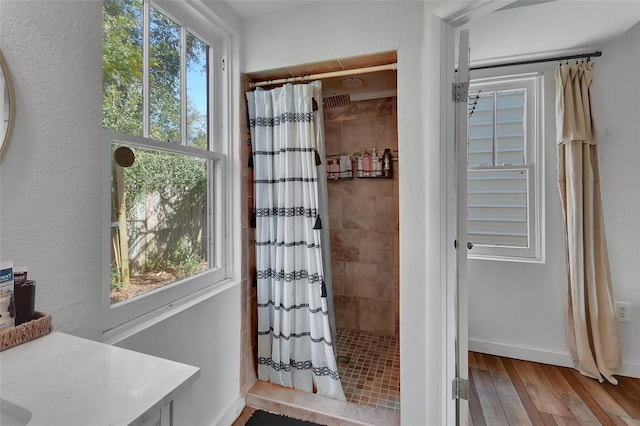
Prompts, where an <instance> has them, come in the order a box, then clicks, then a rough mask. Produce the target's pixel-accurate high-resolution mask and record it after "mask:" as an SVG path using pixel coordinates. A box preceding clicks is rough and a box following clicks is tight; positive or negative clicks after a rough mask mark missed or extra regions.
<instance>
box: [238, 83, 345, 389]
mask: <svg viewBox="0 0 640 426" xmlns="http://www.w3.org/2000/svg"><path fill="white" fill-rule="evenodd" d="M314 93H315V94H316V96H315V98H316V99H318V100H320V99H321V98H322V97H321V85H320V83H319V82H314V83H311V84H301V85H291V84H286V85H284V86H282V87H279V88H276V89H272V90H262V89H257V90H255V91H254V92H249V93H247V101H248V109H249V124H250V128H251V143H252V148H253V156H254V161H253V163H254V194H255V195H254V196H255V218H256V220H255V225H256V231H255V235H256V237H255V240H256V241H255V244H256V269H257V286H258V291H257V304H258V378H259V379H260V380H264V381H270V382H271V383H275V384H279V385H282V386H286V387H292V388H296V389H300V390H304V391H307V392H313V391H314V390H315V391H316V392H317V393H318V394H320V395H324V396H329V397H333V398H336V399H340V400H343V401H344V400H345V397H344V393H343V390H342V385H341V383H340V378H339V376H338V369H337V365H336V356H335V352H334V346H333V345H334V339H333V338H332V333H331V327H330V322H329V304H328V302H327V298H328V297H327V296H328V295H329V293H330V291H328V289H327V283H326V277H325V268H324V265H323V258H322V245H323V242H322V237H321V229H322V222H323V220H324V223H325V224H326V225H328V221H329V218H328V217H327V216H325V217H321V215H320V214H319V211H320V204H319V182H320V181H321V180H323V179H324V174H322V173H321V172H320V171H319V170H318V165H319V164H320V163H321V161H320V160H321V159H322V158H323V156H321V154H323V153H324V148H323V147H320V146H319V145H318V144H319V143H320V142H322V140H321V139H322V138H318V135H317V133H316V132H317V131H321V129H320V127H319V126H317V124H318V123H317V121H318V118H319V117H317V116H320V114H319V113H318V112H315V113H314V111H313V109H314V108H313V103H314V100H313V98H314ZM320 103H321V101H318V102H317V104H320ZM320 112H321V111H320ZM325 191H326V188H325ZM325 210H326V207H325Z"/></svg>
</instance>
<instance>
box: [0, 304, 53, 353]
mask: <svg viewBox="0 0 640 426" xmlns="http://www.w3.org/2000/svg"><path fill="white" fill-rule="evenodd" d="M50 332H51V315H47V314H43V313H42V312H37V311H36V312H35V313H34V315H33V319H32V320H31V321H28V322H25V323H22V324H20V325H18V326H16V327H13V328H10V329H9V330H5V331H0V351H4V350H5V349H9V348H12V347H14V346H18V345H21V344H22V343H26V342H28V341H29V340H33V339H37V338H38V337H42V336H44V335H46V334H49V333H50Z"/></svg>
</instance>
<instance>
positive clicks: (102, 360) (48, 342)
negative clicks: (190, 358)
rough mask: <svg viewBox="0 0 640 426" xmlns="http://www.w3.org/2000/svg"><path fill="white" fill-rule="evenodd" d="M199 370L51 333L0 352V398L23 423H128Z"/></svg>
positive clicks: (156, 406) (163, 401) (83, 425)
mask: <svg viewBox="0 0 640 426" xmlns="http://www.w3.org/2000/svg"><path fill="white" fill-rule="evenodd" d="M199 375H200V369H199V368H197V367H193V366H190V365H186V364H181V363H177V362H174V361H169V360H166V359H162V358H157V357H154V356H150V355H146V354H142V353H139V352H134V351H130V350H127V349H123V348H119V347H116V346H110V345H106V344H103V343H98V342H94V341H91V340H87V339H83V338H79V337H75V336H71V335H68V334H64V333H59V332H53V333H51V334H48V335H46V336H44V337H40V338H39V339H35V340H32V341H30V342H27V343H24V344H22V345H19V346H16V347H14V348H11V349H7V350H6V351H4V352H0V398H2V399H4V400H6V401H8V402H10V403H12V404H16V405H18V406H20V407H23V408H25V409H27V410H29V411H31V414H32V417H31V420H30V421H29V426H39V425H42V426H44V425H46V426H58V425H60V426H62V425H64V426H72V425H78V426H86V425H129V424H132V423H138V422H140V420H141V418H142V417H143V415H144V414H145V413H148V412H149V411H150V410H155V409H158V410H159V409H160V407H162V406H163V405H164V404H166V403H167V401H168V400H171V399H172V396H173V395H177V394H178V393H179V392H180V391H181V390H183V389H184V388H185V387H187V386H190V385H191V384H192V383H193V382H194V381H195V380H196V379H197V378H198V377H199Z"/></svg>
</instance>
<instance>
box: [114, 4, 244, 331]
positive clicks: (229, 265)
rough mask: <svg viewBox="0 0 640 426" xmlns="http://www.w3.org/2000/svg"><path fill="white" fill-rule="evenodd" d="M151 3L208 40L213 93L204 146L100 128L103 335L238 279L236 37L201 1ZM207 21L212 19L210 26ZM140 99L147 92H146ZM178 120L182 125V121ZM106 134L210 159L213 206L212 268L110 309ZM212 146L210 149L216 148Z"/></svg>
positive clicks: (238, 182)
mask: <svg viewBox="0 0 640 426" xmlns="http://www.w3.org/2000/svg"><path fill="white" fill-rule="evenodd" d="M151 3H153V6H154V7H155V8H156V9H157V10H158V11H159V12H161V13H163V14H165V15H166V16H167V17H169V18H170V19H172V20H173V21H174V22H176V23H177V24H179V25H181V26H182V27H184V28H186V29H187V30H188V31H189V32H190V33H192V34H193V35H195V36H196V37H198V38H200V39H201V40H202V41H204V42H205V43H206V44H208V45H209V51H208V53H209V87H210V88H211V90H212V91H213V92H214V93H213V94H212V95H211V96H210V97H209V104H210V106H209V150H208V151H207V150H200V149H197V148H192V147H189V146H185V145H179V144H168V143H166V142H157V141H153V140H152V139H149V138H143V137H138V136H132V135H122V134H118V133H115V132H110V131H106V130H105V136H104V138H105V140H103V145H104V146H103V150H104V151H103V155H104V157H103V158H105V161H108V162H109V166H108V167H105V168H104V173H103V205H104V206H105V208H104V209H103V224H105V225H104V226H103V228H104V229H103V239H104V241H103V253H104V254H103V270H102V274H103V275H102V297H103V330H105V334H106V335H109V334H110V333H111V334H113V332H112V331H113V330H123V329H127V328H130V327H135V326H136V325H137V324H139V323H142V322H145V321H146V320H147V319H148V318H149V316H153V315H158V314H159V313H162V312H164V310H166V309H168V308H171V307H172V306H174V305H176V304H179V303H180V302H181V301H182V300H185V299H189V298H190V297H192V296H193V297H194V296H196V295H197V294H201V292H202V291H205V292H206V291H207V290H211V291H216V289H218V288H219V287H220V286H224V282H226V281H224V282H223V280H225V279H233V280H239V279H240V268H239V264H240V262H239V260H238V259H239V258H240V247H239V246H237V244H236V242H235V241H236V240H237V241H239V240H240V236H241V233H240V215H239V214H234V212H237V211H239V208H240V205H241V203H240V197H239V195H238V194H239V193H240V191H239V188H240V180H241V177H240V170H239V169H238V164H237V163H238V160H237V155H238V153H237V151H238V149H237V147H238V137H237V136H236V135H235V134H233V133H232V131H233V130H234V129H235V127H237V126H234V125H233V123H234V121H237V119H238V117H239V116H238V112H237V110H238V106H237V105H234V104H233V102H232V99H233V97H234V96H235V97H239V82H238V81H237V79H235V78H233V77H234V74H233V73H231V72H228V70H229V69H230V65H231V64H230V62H231V61H230V58H231V56H232V54H233V59H234V60H237V59H238V54H237V46H236V45H235V44H233V41H232V37H237V34H236V33H235V32H234V31H233V30H231V29H230V27H229V26H228V25H227V24H225V23H224V22H223V21H222V20H221V19H220V18H218V17H217V15H215V13H214V12H213V11H211V10H210V9H209V8H208V7H206V6H205V5H203V4H201V2H196V3H187V2H180V3H177V2H172V1H162V0H160V1H157V2H156V1H153V0H151V1H149V0H145V1H144V5H145V7H146V8H148V7H149V5H150V4H151ZM145 16H147V17H149V14H148V13H146V14H145ZM212 22H213V23H214V24H213V25H212ZM203 24H206V25H203ZM145 27H146V26H145ZM232 46H233V48H234V51H233V52H231V48H232ZM145 50H148V49H145ZM147 53H148V52H147ZM220 58H225V60H226V63H227V71H226V72H225V71H222V70H220V61H219V59H220ZM147 62H148V59H147ZM185 77H186V76H185ZM147 83H148V79H147ZM147 89H148V88H147ZM147 92H148V90H147ZM144 98H147V97H146V96H145V97H144ZM232 106H234V107H235V109H233V108H232ZM144 116H145V117H146V121H147V128H148V127H149V123H148V121H149V120H148V107H147V113H146V114H144ZM182 124H183V126H186V122H184V123H182ZM236 130H237V129H236ZM109 138H112V139H116V140H122V141H123V142H125V143H127V144H133V145H136V146H141V147H148V146H150V147H152V148H154V149H158V150H161V151H166V152H174V153H179V154H191V155H195V156H198V157H202V158H207V159H210V160H214V164H215V167H213V170H211V171H210V173H211V174H212V176H210V177H209V181H210V182H212V185H210V188H209V195H208V196H209V202H208V206H209V208H210V209H211V208H213V209H214V211H212V212H211V213H210V214H209V215H208V217H209V218H210V222H209V224H208V231H209V238H208V241H209V243H210V247H209V249H210V250H209V262H210V267H211V269H210V270H209V271H207V272H204V273H202V274H199V275H197V276H194V277H190V278H188V279H185V280H182V281H181V282H178V283H173V284H170V285H168V286H165V287H163V288H160V289H157V290H154V291H151V292H149V293H147V294H145V295H143V296H140V297H138V298H134V299H130V300H129V301H124V302H121V303H118V304H117V305H114V308H115V309H112V307H111V304H110V285H109V283H110V279H109V277H110V261H109V259H110V252H111V247H110V227H109V226H107V225H106V224H110V220H111V217H110V208H108V206H110V205H111V197H110V193H111V187H110V184H109V182H110V179H111V174H110V172H111V167H110V158H111V152H110V146H111V140H110V139H109ZM214 141H215V143H214ZM212 149H215V152H214V151H212ZM212 177H213V179H212ZM189 293H192V294H189ZM134 305H139V309H138V308H134ZM114 310H119V311H122V312H121V313H122V314H124V316H121V315H120V314H117V313H114ZM125 311H126V312H125Z"/></svg>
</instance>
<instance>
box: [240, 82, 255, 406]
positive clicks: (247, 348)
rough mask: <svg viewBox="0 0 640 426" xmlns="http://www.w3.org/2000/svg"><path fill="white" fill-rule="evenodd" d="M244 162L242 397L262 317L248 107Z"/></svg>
mask: <svg viewBox="0 0 640 426" xmlns="http://www.w3.org/2000/svg"><path fill="white" fill-rule="evenodd" d="M249 87H250V80H249V79H245V80H244V81H243V90H242V91H241V93H242V94H241V97H242V98H241V99H240V105H246V99H245V92H246V91H248V90H249ZM240 132H241V133H240V142H241V143H240V162H241V167H242V182H243V184H242V186H241V188H242V193H241V195H240V196H241V199H242V209H241V210H242V215H243V217H242V298H241V300H242V311H241V312H242V319H241V322H242V325H241V332H242V347H241V352H240V354H241V364H240V372H241V374H240V392H241V393H242V395H244V394H246V393H247V391H248V390H249V389H250V388H251V386H253V384H254V383H255V382H256V380H257V377H256V371H257V365H256V360H257V359H258V355H257V354H258V332H257V326H258V316H257V315H258V313H257V308H256V288H255V287H254V286H253V271H254V269H255V264H256V262H255V250H254V246H253V241H254V229H253V228H251V227H250V226H249V224H250V222H249V221H250V217H251V212H252V211H253V206H254V202H253V169H252V168H249V167H248V161H249V156H250V155H251V146H250V145H251V139H250V134H249V118H248V116H247V109H246V106H244V107H242V108H241V111H240Z"/></svg>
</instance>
